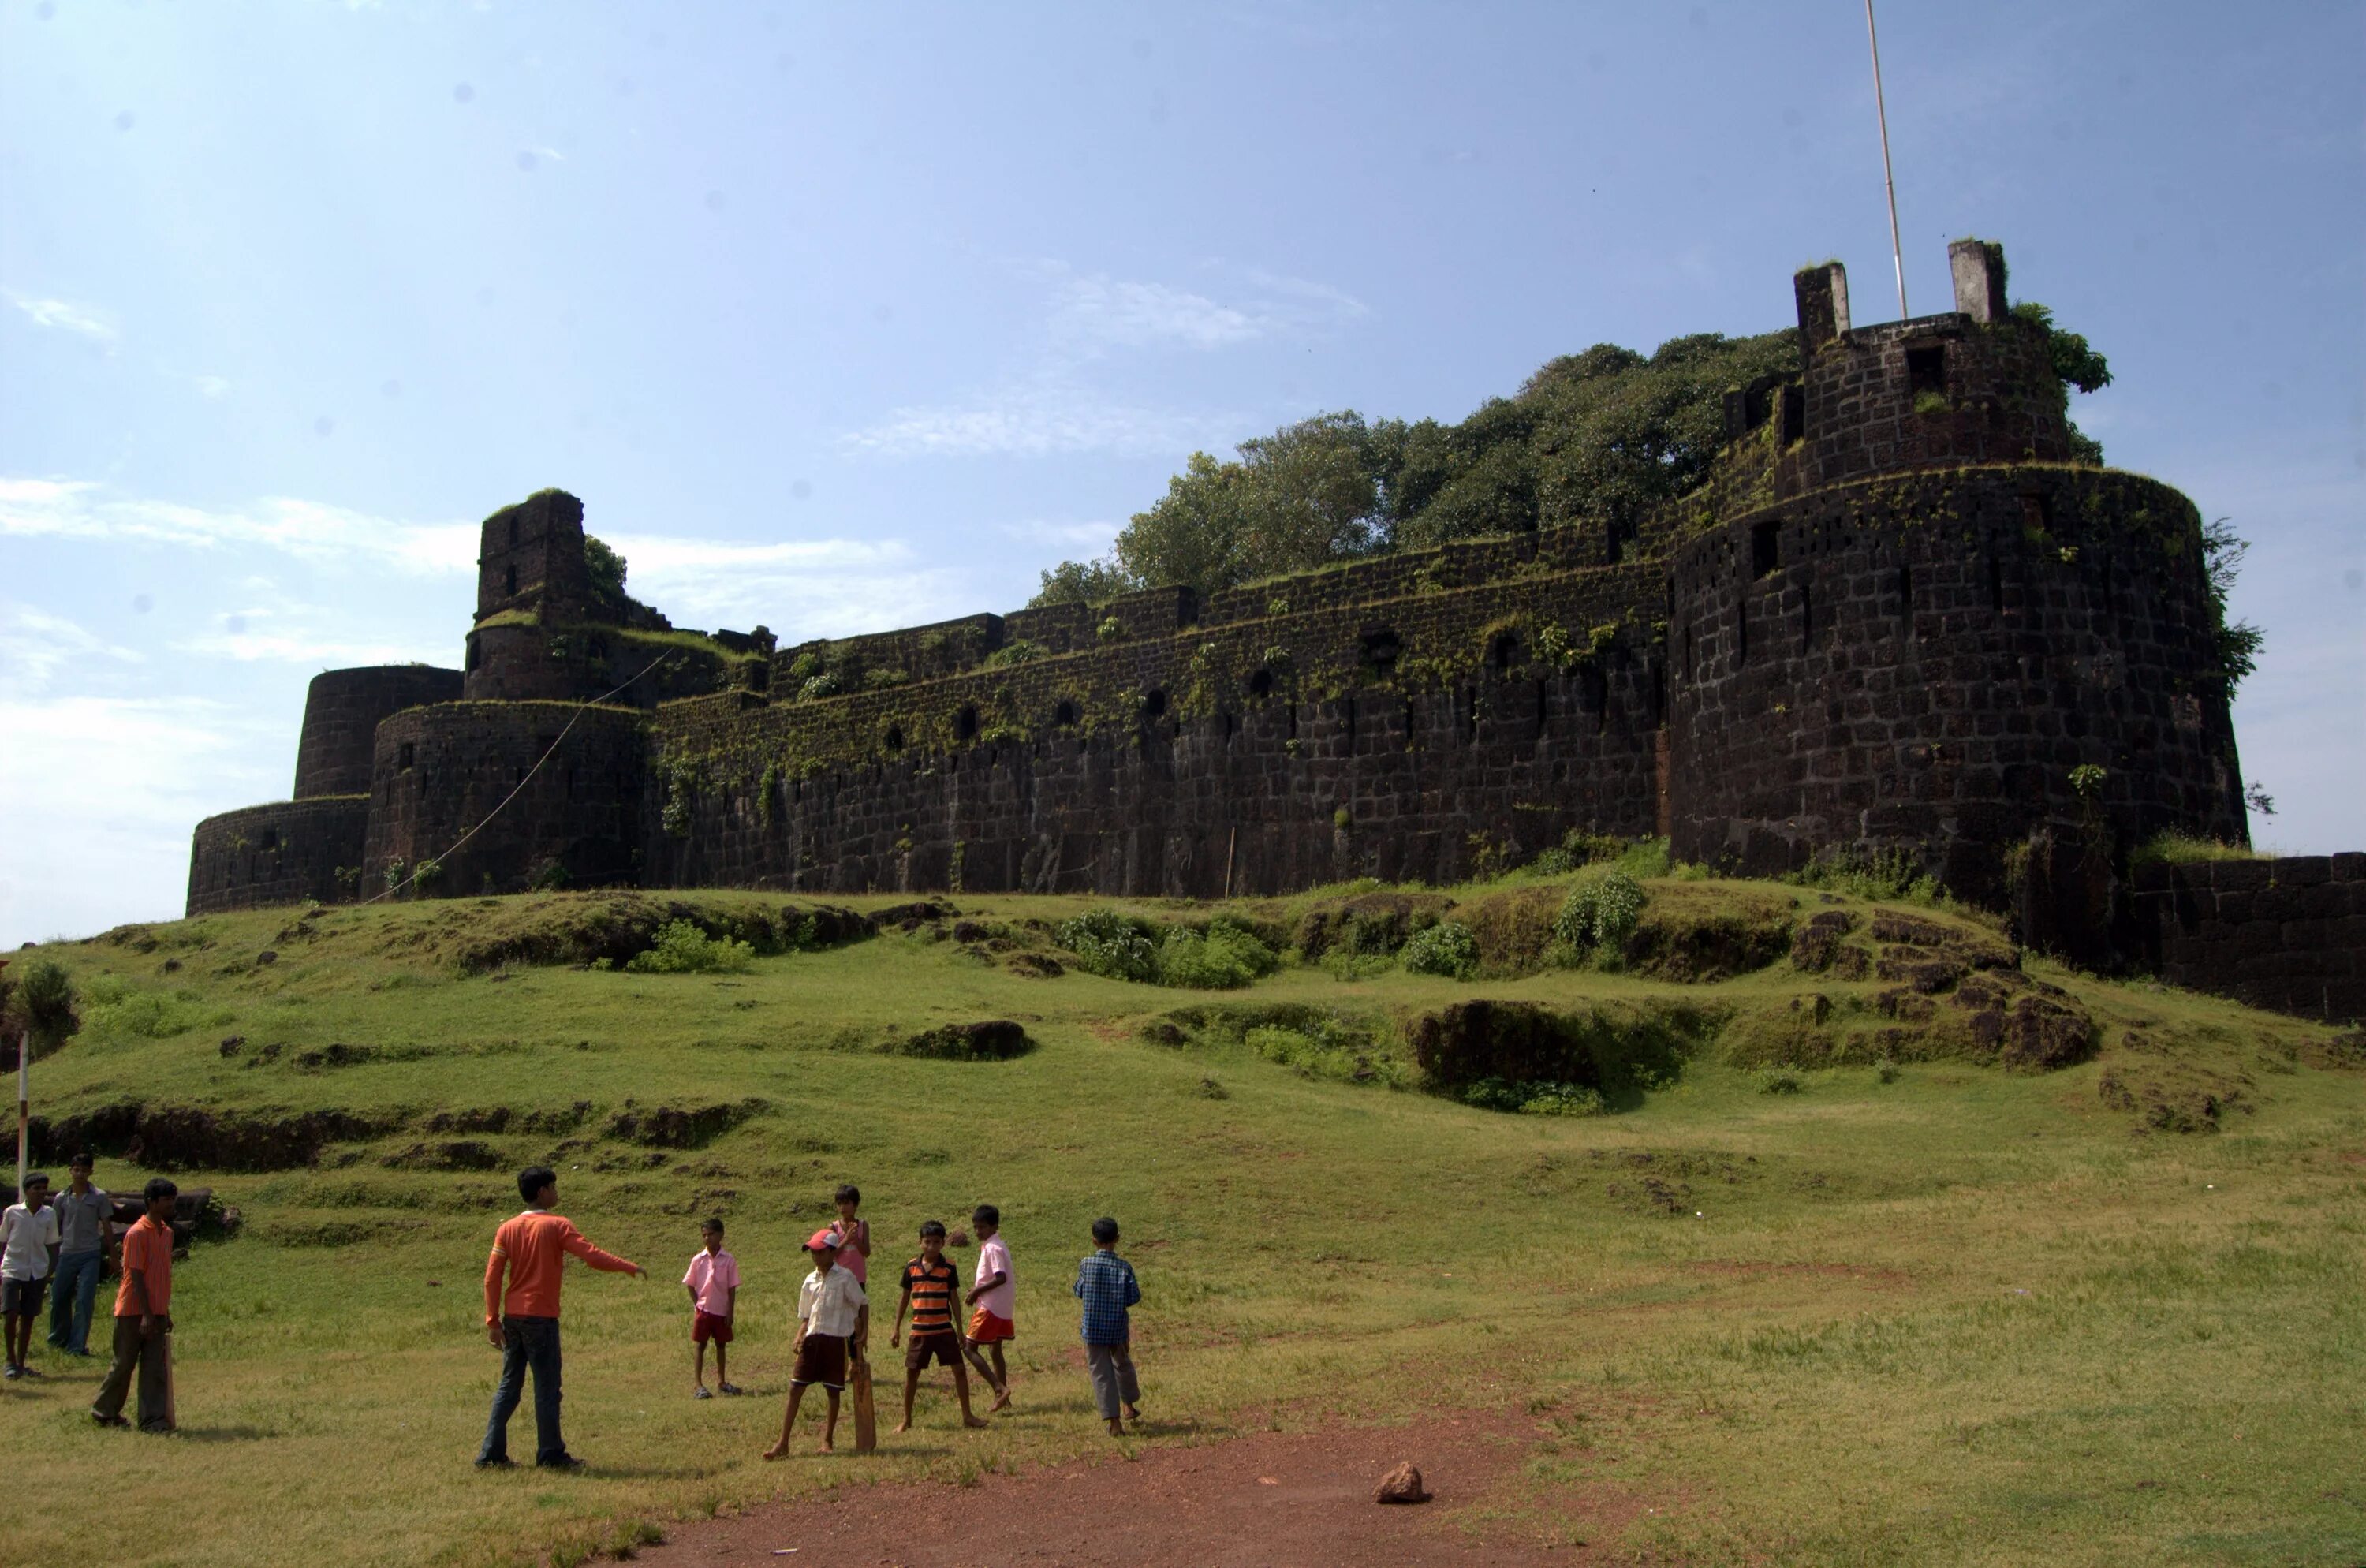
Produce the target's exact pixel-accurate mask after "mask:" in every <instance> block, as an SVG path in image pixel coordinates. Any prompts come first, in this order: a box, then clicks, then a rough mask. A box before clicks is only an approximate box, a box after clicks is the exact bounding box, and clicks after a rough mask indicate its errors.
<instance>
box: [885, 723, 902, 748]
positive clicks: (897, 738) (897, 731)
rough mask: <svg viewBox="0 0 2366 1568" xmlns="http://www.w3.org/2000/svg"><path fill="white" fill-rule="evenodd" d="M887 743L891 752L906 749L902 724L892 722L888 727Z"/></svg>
mask: <svg viewBox="0 0 2366 1568" xmlns="http://www.w3.org/2000/svg"><path fill="white" fill-rule="evenodd" d="M885 744H886V747H887V750H888V751H889V753H890V754H893V753H895V752H897V751H901V750H903V749H904V727H903V726H902V725H900V724H891V725H889V726H888V727H887V734H886V738H885Z"/></svg>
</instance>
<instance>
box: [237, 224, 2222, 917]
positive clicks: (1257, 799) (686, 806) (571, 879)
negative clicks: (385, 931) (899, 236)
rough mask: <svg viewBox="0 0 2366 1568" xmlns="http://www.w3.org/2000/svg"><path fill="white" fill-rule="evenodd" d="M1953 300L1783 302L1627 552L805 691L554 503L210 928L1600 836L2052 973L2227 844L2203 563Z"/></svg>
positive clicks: (1562, 540)
mask: <svg viewBox="0 0 2366 1568" xmlns="http://www.w3.org/2000/svg"><path fill="white" fill-rule="evenodd" d="M1950 263H1951V265H1952V267H1953V269H1954V271H1955V282H1956V310H1955V311H1953V312H1949V313H1945V314H1943V315H1938V316H1932V317H1925V318H1921V319H1919V320H1915V321H1899V322H1893V323H1885V324H1881V325H1877V326H1872V327H1866V328H1855V327H1853V326H1852V324H1851V322H1850V321H1849V316H1848V299H1847V282H1846V276H1845V274H1844V273H1842V270H1841V269H1840V268H1839V267H1838V266H1837V265H1826V266H1818V267H1811V268H1808V269H1805V270H1804V271H1802V272H1801V273H1800V274H1799V275H1797V277H1796V278H1795V281H1794V295H1795V303H1796V304H1797V310H1798V316H1799V323H1800V344H1801V360H1800V366H1799V369H1798V371H1797V373H1796V374H1792V373H1786V374H1783V375H1778V376H1772V377H1767V378H1762V379H1761V380H1760V381H1757V382H1753V383H1752V385H1750V386H1748V387H1741V388H1735V389H1732V390H1731V391H1729V393H1728V395H1727V400H1726V419H1727V429H1728V434H1729V446H1728V447H1727V449H1726V451H1725V453H1724V455H1723V457H1722V458H1721V459H1720V461H1719V462H1718V464H1717V465H1715V467H1714V468H1713V469H1712V471H1711V474H1710V477H1709V479H1708V481H1707V483H1706V484H1705V485H1704V486H1703V487H1702V488H1701V489H1700V490H1699V491H1696V492H1695V493H1694V494H1692V495H1690V496H1687V497H1685V498H1684V499H1683V500H1682V501H1679V502H1673V503H1671V504H1669V505H1667V506H1664V507H1662V508H1661V509H1659V510H1658V511H1657V512H1655V513H1651V515H1649V516H1647V517H1644V518H1641V519H1638V520H1633V521H1632V523H1631V525H1623V526H1622V529H1620V530H1600V529H1595V530H1586V529H1577V528H1564V529H1550V530H1546V531H1543V532H1540V533H1535V534H1530V535H1526V536H1515V537H1509V538H1497V539H1487V540H1474V541H1465V542H1458V543H1455V544H1452V545H1448V546H1447V547H1443V548H1440V549H1434V550H1427V551H1411V552H1404V553H1400V554H1393V555H1390V556H1386V557H1381V558H1374V559H1370V560H1367V561H1361V562H1356V563H1352V564H1348V565H1345V566H1341V567H1338V568H1335V569H1331V570H1322V571H1316V572H1310V573H1305V574H1301V575H1299V576H1294V577H1290V578H1286V579H1279V580H1276V581H1270V582H1264V583H1256V584H1250V585H1245V586H1243V587H1239V588H1233V589H1227V590H1224V591H1222V592H1212V593H1205V594H1202V593H1197V592H1193V591H1192V590H1190V589H1189V588H1163V589H1158V590H1155V591H1151V592H1141V593H1134V594H1130V595H1127V596H1124V597H1122V598H1120V599H1118V600H1115V601H1113V602H1111V603H1108V604H1097V605H1083V604H1064V605H1053V606H1047V607H1043V608H1039V609H1029V610H1022V611H1018V612H1014V613H1012V614H1009V615H968V616H963V617H960V618H957V619H955V620H952V621H946V622H941V623H939V624H937V625H935V626H917V627H907V628H902V629H899V630H896V631H892V632H884V633H879V634H876V635H873V636H866V637H847V638H839V639H834V640H831V641H828V642H806V643H802V644H798V645H794V646H791V647H788V648H780V647H777V646H776V645H775V641H774V639H773V637H772V634H771V633H770V632H769V631H767V630H765V628H763V627H760V626H759V627H757V628H756V629H755V630H754V631H753V632H750V633H747V634H739V633H733V632H715V633H713V634H711V635H710V634H704V633H694V632H683V631H678V630H676V629H674V628H672V627H671V626H670V624H669V623H667V621H666V620H665V618H664V616H662V615H659V614H658V613H657V612H656V611H655V610H653V609H650V608H649V607H648V606H646V605H641V604H636V603H635V602H633V601H631V600H630V599H627V598H625V597H624V596H623V595H622V594H621V593H620V592H617V591H616V590H615V589H614V587H613V586H608V587H603V586H601V585H600V584H598V583H596V582H595V581H593V580H592V577H591V572H590V570H589V568H588V566H587V562H586V556H585V546H584V535H583V509H582V503H581V502H579V501H577V500H576V499H575V498H574V497H572V496H569V495H567V494H565V493H564V492H562V491H543V492H539V493H537V494H536V495H535V496H532V497H529V498H528V499H527V500H526V501H525V502H520V503H519V504H517V505H515V506H512V507H506V508H503V509H502V510H501V511H500V512H497V513H494V514H493V515H492V516H491V517H489V518H488V519H487V520H486V522H485V524H484V526H483V531H482V533H483V537H482V550H481V554H480V558H479V578H478V597H477V610H476V618H475V622H474V625H473V626H471V628H470V630H469V633H468V638H467V642H466V646H465V650H464V660H463V662H464V665H465V669H464V671H462V672H460V673H459V674H458V676H457V677H455V674H454V672H452V671H426V672H422V673H412V674H400V672H389V671H344V672H335V673H334V675H333V676H324V677H322V678H321V681H319V682H315V683H314V692H313V700H312V703H311V704H310V705H308V715H307V722H306V729H305V737H306V739H305V742H304V746H303V749H302V755H301V757H300V758H299V795H303V794H306V793H308V792H310V791H312V790H316V789H328V788H332V787H334V788H337V789H338V790H339V791H340V795H341V798H344V796H345V795H348V794H349V793H350V788H351V787H353V786H358V787H362V788H366V792H367V793H366V796H364V797H362V798H361V799H360V800H359V802H358V803H354V802H352V801H350V800H348V801H347V802H346V803H345V804H344V805H341V806H338V807H334V809H333V810H331V809H330V808H327V807H323V810H322V813H321V814H320V815H318V816H316V817H301V816H287V815H285V813H287V811H288V809H289V808H288V807H286V806H281V807H253V808H249V810H248V811H246V812H240V813H231V814H228V815H226V816H224V817H221V818H211V819H209V820H208V822H206V823H204V824H201V825H200V827H199V829H198V832H197V838H196V840H195V842H194V845H193V854H192V866H191V894H190V900H191V908H192V911H193V912H195V911H197V909H198V908H200V907H201V906H202V907H205V908H226V907H233V906H234V905H235V904H237V903H239V902H241V901H243V902H249V903H253V902H264V901H268V900H270V899H275V898H277V897H328V896H333V894H334V892H335V891H336V890H335V889H334V888H333V887H332V888H327V889H325V890H321V891H316V889H322V887H323V885H322V884H321V881H320V877H319V875H318V874H316V872H317V870H318V868H317V867H313V866H311V865H310V862H309V861H306V860H305V857H307V856H314V855H315V854H316V850H315V846H326V845H331V844H333V845H334V846H336V850H335V852H330V850H328V849H326V848H321V849H319V850H318V851H317V854H318V856H320V857H321V858H324V859H325V860H326V862H327V863H328V867H327V874H328V875H329V878H330V881H331V882H332V883H333V882H334V881H335V880H336V878H335V872H336V870H337V869H338V867H339V866H342V865H344V864H345V863H344V861H343V860H342V859H340V858H339V856H340V855H341V854H344V853H347V852H354V851H353V849H352V846H354V845H355V844H356V843H358V851H357V854H356V861H357V863H360V864H361V865H363V866H364V868H365V870H364V875H363V880H364V882H365V884H366V885H367V886H372V887H373V888H375V886H377V879H380V878H382V877H383V875H384V874H385V872H386V870H387V868H388V867H389V866H390V865H395V864H398V863H399V864H400V865H401V866H403V867H415V866H416V865H418V864H419V863H420V862H421V861H423V860H433V861H435V862H437V863H438V869H439V871H440V875H439V876H438V877H437V878H436V879H435V880H434V882H433V883H432V884H431V885H430V886H426V887H424V888H422V889H421V890H420V891H423V892H434V893H445V894H472V893H476V892H478V891H479V890H481V889H483V888H487V887H490V888H494V889H499V890H504V891H506V890H513V889H515V888H518V887H523V886H533V885H548V884H551V883H554V882H566V883H571V884H575V885H598V884H603V883H625V882H630V883H640V884H644V885H653V886H664V885H691V884H704V885H717V884H720V885H740V886H770V887H779V888H784V889H789V888H794V889H801V890H814V891H855V890H862V889H871V888H878V889H890V888H893V889H910V890H920V889H935V888H949V889H975V890H986V889H1020V888H1025V889H1045V890H1087V889H1089V890H1095V891H1099V892H1104V893H1112V894H1117V893H1125V894H1173V895H1189V896H1210V895H1216V894H1221V893H1223V892H1225V891H1227V890H1230V891H1232V892H1235V893H1269V892H1279V891H1284V890H1288V889H1291V888H1297V887H1302V886H1310V885H1312V884H1314V883H1319V882H1324V881H1329V880H1334V879H1338V878H1344V877H1351V876H1358V875H1374V876H1380V877H1385V878H1391V879H1398V878H1419V879H1423V880H1431V881H1449V880H1454V879H1458V878H1460V877H1463V876H1467V875H1470V874H1473V873H1483V872H1486V871H1490V870H1493V869H1496V868H1499V867H1501V866H1504V865H1506V864H1510V863H1517V862H1518V861H1520V860H1523V859H1525V858H1527V857H1528V856H1531V855H1533V854H1534V853H1535V852H1538V851H1539V850H1541V849H1543V848H1544V847H1546V846H1548V845H1549V844H1552V843H1554V842H1557V841H1559V840H1560V838H1561V837H1562V835H1563V834H1564V833H1565V832H1567V831H1569V830H1571V829H1579V830H1583V831H1588V832H1597V833H1609V834H1623V835H1636V836H1639V835H1644V834H1653V833H1657V834H1663V835H1668V836H1670V837H1672V838H1673V842H1674V848H1675V851H1676V852H1677V853H1678V854H1679V855H1681V856H1683V857H1684V858H1685V859H1688V860H1696V861H1702V862H1706V863H1713V864H1718V865H1721V866H1725V867H1728V868H1729V869H1734V870H1740V871H1747V872H1753V873H1766V872H1775V871H1784V870H1789V869H1792V868H1795V867H1797V866H1798V865H1800V864H1801V863H1804V862H1805V861H1807V860H1808V859H1809V858H1810V857H1812V856H1815V855H1819V854H1849V855H1874V854H1884V855H1894V856H1902V857H1904V858H1905V859H1907V860H1908V861H1909V862H1910V863H1913V864H1915V865H1917V866H1919V867H1920V868H1921V869H1923V870H1925V871H1927V872H1929V873H1931V874H1934V875H1937V876H1940V877H1942V878H1943V879H1944V880H1945V881H1946V882H1947V883H1948V884H1949V886H1952V887H1954V888H1955V890H1957V891H1958V892H1959V893H1961V894H1963V895H1965V896H1966V897H1974V898H1977V899H1981V900H1984V901H1988V902H1990V903H1994V904H1997V905H1999V906H2000V907H2001V906H2005V905H2015V907H2020V906H2029V908H2027V909H2024V911H2023V913H2024V916H2025V918H2027V919H2030V920H2032V921H2034V925H2033V929H2034V930H2037V931H2042V932H2045V933H2046V937H2045V940H2048V941H2051V940H2053V939H2054V938H2055V937H2056V936H2061V937H2063V938H2064V940H2065V942H2067V944H2068V945H2070V946H2075V945H2076V943H2075V941H2074V940H2072V939H2075V938H2076V937H2077V935H2078V934H2079V932H2081V931H2088V932H2092V931H2106V930H2112V931H2116V930H2119V929H2120V928H2121V926H2122V925H2123V924H2124V921H2123V919H2122V916H2123V915H2124V897H2122V894H2121V892H2120V891H2119V888H2120V886H2121V885H2120V884H2119V882H2118V881H2117V880H2116V878H2117V877H2118V875H2119V873H2118V872H2117V871H2115V870H2111V869H2110V868H2112V867H2114V866H2124V863H2125V852H2126V850H2127V848H2128V847H2130V846H2132V845H2133V844H2134V843H2135V842H2136V841H2138V840H2142V839H2144V838H2146V837H2148V836H2150V835H2151V834H2153V833H2155V832H2158V831H2159V830H2161V829H2178V830H2180V831H2185V832H2191V833H2198V834H2204V835H2208V836H2212V837H2216V838H2222V839H2225V840H2230V841H2235V842H2240V841H2243V840H2244V836H2245V820H2244V814H2243V810H2242V806H2241V799H2240V783H2239V778H2240V774H2239V770H2238V767H2237V761H2236V750H2235V744H2234V737H2233V732H2232V728H2231V724H2230V722H2229V719H2228V716H2227V706H2226V701H2225V691H2224V687H2223V683H2222V682H2219V681H2218V680H2217V679H2216V677H2215V676H2214V673H2213V670H2212V660H2213V658H2214V647H2213V628H2212V626H2211V607H2210V604H2209V600H2208V595H2207V589H2206V583H2205V582H2204V581H2203V562H2202V551H2201V538H2200V533H2199V519H2198V516H2197V515H2196V513H2194V511H2193V508H2192V506H2191V503H2190V502H2187V501H2185V499H2184V498H2183V497H2182V496H2180V495H2178V494H2177V493H2176V492H2175V491H2170V490H2169V489H2167V488H2166V487H2164V486H2161V485H2158V484H2157V483H2155V482H2153V481H2151V480H2149V479H2142V478H2140V477H2138V476H2135V475H2129V474H2123V473H2115V472H2112V471H2108V470H2102V469H2096V468H2075V467H2072V466H2070V465H2069V463H2068V461H2067V459H2068V457H2069V456H2070V453H2069V426H2068V423H2067V417H2066V414H2065V399H2064V392H2063V388H2062V384H2061V382H2060V380H2059V379H2058V378H2056V376H2055V374H2054V372H2053V370H2052V367H2051V365H2050V363H2049V362H2048V355H2047V349H2046V342H2045V334H2044V333H2043V331H2042V330H2041V329H2040V328H2038V327H2037V326H2035V325H2034V323H2031V322H2028V321H2022V320H2020V319H2018V318H2015V317H2013V316H2012V315H2011V312H2010V311H2009V310H2007V309H2006V306H2005V298H2004V268H2003V260H2002V255H2001V254H2000V252H1998V251H1997V250H1996V249H1995V247H1993V246H1989V245H1986V244H1983V243H1978V242H1963V243H1958V244H1957V245H1956V246H1955V247H1953V248H1952V249H1951V253H1950ZM455 678H457V679H458V680H459V681H460V682H461V689H460V691H459V693H457V694H454V693H453V692H452V691H451V690H450V682H452V681H453V680H454V679H455ZM404 682H411V684H409V685H406V684H404ZM620 687H621V688H622V689H621V690H619V689H618V688H620ZM455 695H457V696H458V697H459V698H460V699H462V700H453V699H454V697H455ZM406 700H408V705H406ZM587 704H588V705H587ZM380 710H384V711H380ZM365 729H366V731H367V733H368V738H369V744H368V761H367V765H366V770H365V769H364V768H363V765H362V761H361V755H362V753H361V750H360V747H359V745H358V741H357V737H358V735H359V734H360V733H361V732H363V731H364V730H365ZM297 804H299V805H303V804H307V803H304V802H300V801H299V803H297ZM332 820H333V822H334V823H335V824H337V826H335V827H334V829H333V830H332V827H331V824H332ZM299 825H301V826H302V827H303V829H304V831H303V836H302V837H300V838H299V839H296V840H294V841H295V842H296V843H297V844H298V845H299V846H301V847H300V848H299V851H298V852H295V853H294V854H293V855H291V853H290V852H289V851H287V850H286V849H282V850H280V851H278V852H277V855H278V858H276V859H271V860H259V859H257V858H255V857H256V855H257V854H258V853H259V852H258V851H257V850H256V848H255V845H256V843H257V837H256V832H255V831H254V830H255V829H265V830H267V829H270V828H272V827H274V826H277V827H278V828H280V829H281V830H282V832H283V837H285V836H286V835H287V834H291V833H293V831H294V829H296V828H297V827H298V826H299ZM242 857H243V858H242ZM299 862H302V865H301V866H300V867H299ZM2099 865H2101V866H2103V867H2104V868H2105V869H2106V870H2107V871H2110V874H2109V875H2105V876H2102V877H2101V879H2100V881H2099V880H2098V877H2097V875H2096V874H2094V868H2095V867H2096V866H2099ZM2040 894H2043V895H2044V897H2040V896H2039V895H2040ZM2049 899H2050V900H2051V902H2047V900H2049ZM2016 900H2017V901H2018V903H2017V904H2016Z"/></svg>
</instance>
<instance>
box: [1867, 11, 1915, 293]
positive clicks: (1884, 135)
mask: <svg viewBox="0 0 2366 1568" xmlns="http://www.w3.org/2000/svg"><path fill="white" fill-rule="evenodd" d="M1865 42H1866V43H1868V44H1870V45H1872V47H1873V112H1874V115H1875V117H1876V118H1878V119H1879V120H1880V121H1881V183H1882V184H1883V185H1884V186H1887V187H1888V190H1889V259H1890V262H1891V264H1892V265H1895V266H1896V267H1897V268H1898V320H1899V321H1904V320H1905V319H1906V313H1907V312H1906V254H1905V253H1904V251H1902V250H1901V249H1899V247H1898V181H1897V179H1896V177H1895V176H1893V175H1891V174H1890V172H1889V110H1888V109H1887V107H1884V106H1883V104H1882V101H1881V39H1880V38H1879V37H1878V36H1877V35H1876V33H1875V32H1874V30H1873V0H1865Z"/></svg>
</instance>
